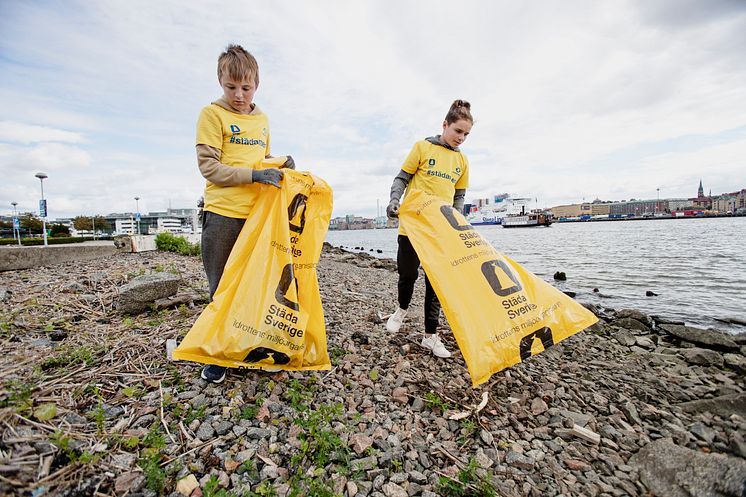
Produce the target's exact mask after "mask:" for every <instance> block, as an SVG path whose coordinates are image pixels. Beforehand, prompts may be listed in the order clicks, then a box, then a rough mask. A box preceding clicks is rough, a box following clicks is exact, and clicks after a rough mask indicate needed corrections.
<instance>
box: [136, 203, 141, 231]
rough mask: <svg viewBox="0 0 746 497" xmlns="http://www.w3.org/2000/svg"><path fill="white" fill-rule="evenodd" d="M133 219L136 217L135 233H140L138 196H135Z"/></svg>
mask: <svg viewBox="0 0 746 497" xmlns="http://www.w3.org/2000/svg"><path fill="white" fill-rule="evenodd" d="M135 206H136V208H135V210H136V212H135V219H137V234H138V235H139V234H140V197H135Z"/></svg>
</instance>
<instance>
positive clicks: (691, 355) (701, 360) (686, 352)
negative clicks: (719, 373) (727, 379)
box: [679, 347, 725, 368]
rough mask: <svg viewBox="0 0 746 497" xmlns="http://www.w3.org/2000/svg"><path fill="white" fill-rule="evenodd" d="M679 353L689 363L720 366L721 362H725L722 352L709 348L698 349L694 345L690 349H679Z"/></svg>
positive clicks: (721, 365)
mask: <svg viewBox="0 0 746 497" xmlns="http://www.w3.org/2000/svg"><path fill="white" fill-rule="evenodd" d="M679 353H680V354H681V355H683V356H684V359H686V361H687V362H688V363H690V364H698V365H700V366H717V367H719V368H722V367H723V364H724V363H725V360H724V359H723V355H722V354H720V353H719V352H716V351H714V350H710V349H700V348H697V347H695V348H691V349H681V351H679Z"/></svg>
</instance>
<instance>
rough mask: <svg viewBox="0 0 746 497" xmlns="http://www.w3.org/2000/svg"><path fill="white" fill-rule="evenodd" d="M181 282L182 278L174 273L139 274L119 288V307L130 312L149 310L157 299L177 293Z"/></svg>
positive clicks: (125, 311) (137, 312) (122, 310)
mask: <svg viewBox="0 0 746 497" xmlns="http://www.w3.org/2000/svg"><path fill="white" fill-rule="evenodd" d="M180 282H181V278H180V277H179V276H178V275H176V274H172V273H153V274H146V275H144V276H138V277H136V278H134V279H133V280H132V281H130V282H129V283H127V284H126V285H124V286H122V287H120V288H119V304H118V305H117V309H118V310H119V311H120V312H124V313H128V314H139V313H141V312H144V311H147V310H148V309H149V308H150V307H152V306H153V305H154V303H155V301H156V300H158V299H162V298H166V297H170V296H172V295H176V292H177V291H178V290H179V283H180Z"/></svg>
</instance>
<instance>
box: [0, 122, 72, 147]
mask: <svg viewBox="0 0 746 497" xmlns="http://www.w3.org/2000/svg"><path fill="white" fill-rule="evenodd" d="M83 141H84V139H83V136H82V135H81V134H80V133H75V132H72V131H65V130H62V129H55V128H50V127H47V126H34V125H31V124H24V123H18V122H13V121H0V142H11V143H22V144H24V145H28V144H29V143H39V142H68V143H81V142H83Z"/></svg>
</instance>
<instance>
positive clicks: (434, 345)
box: [420, 333, 451, 359]
mask: <svg viewBox="0 0 746 497" xmlns="http://www.w3.org/2000/svg"><path fill="white" fill-rule="evenodd" d="M420 345H422V346H423V347H425V348H426V349H430V351H431V352H432V353H433V355H434V356H435V357H441V358H443V359H446V358H448V357H451V353H450V352H448V349H447V348H446V347H445V345H443V342H441V341H440V337H439V336H438V334H437V333H433V334H432V335H425V336H424V337H423V338H422V342H420Z"/></svg>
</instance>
